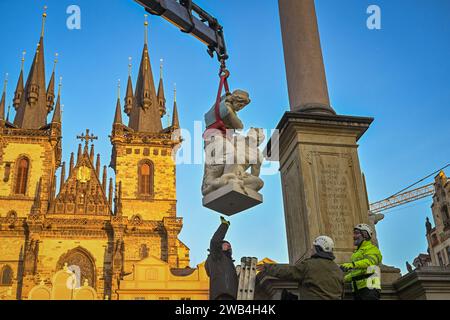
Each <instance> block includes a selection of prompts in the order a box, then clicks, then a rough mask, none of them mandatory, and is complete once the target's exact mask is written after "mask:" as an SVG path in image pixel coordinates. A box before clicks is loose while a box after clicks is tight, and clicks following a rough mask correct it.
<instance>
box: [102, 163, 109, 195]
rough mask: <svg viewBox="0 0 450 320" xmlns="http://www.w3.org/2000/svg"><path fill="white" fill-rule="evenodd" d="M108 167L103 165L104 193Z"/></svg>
mask: <svg viewBox="0 0 450 320" xmlns="http://www.w3.org/2000/svg"><path fill="white" fill-rule="evenodd" d="M107 170H108V168H107V166H103V179H102V188H103V191H104V192H105V194H106V180H107V179H108V171H107Z"/></svg>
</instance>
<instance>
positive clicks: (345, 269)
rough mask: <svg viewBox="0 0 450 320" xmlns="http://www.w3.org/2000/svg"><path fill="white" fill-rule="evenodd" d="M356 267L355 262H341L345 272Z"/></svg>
mask: <svg viewBox="0 0 450 320" xmlns="http://www.w3.org/2000/svg"><path fill="white" fill-rule="evenodd" d="M354 268H355V264H354V263H353V262H348V263H343V264H341V269H342V270H343V271H344V272H347V271H348V270H351V269H354Z"/></svg>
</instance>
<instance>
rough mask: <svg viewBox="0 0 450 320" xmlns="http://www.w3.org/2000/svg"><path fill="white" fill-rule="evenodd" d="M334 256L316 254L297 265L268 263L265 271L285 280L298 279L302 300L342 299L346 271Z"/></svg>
mask: <svg viewBox="0 0 450 320" xmlns="http://www.w3.org/2000/svg"><path fill="white" fill-rule="evenodd" d="M333 258H334V257H333ZM333 258H325V257H324V256H323V255H314V256H312V257H311V258H310V259H306V260H305V261H303V262H301V263H300V264H299V265H296V266H286V265H275V264H274V265H266V269H265V272H266V273H267V274H268V275H272V276H274V277H277V278H280V279H283V280H294V281H298V289H299V299H300V300H340V299H342V297H343V293H344V273H343V272H342V271H341V269H340V268H339V267H338V265H337V264H336V263H334V262H333Z"/></svg>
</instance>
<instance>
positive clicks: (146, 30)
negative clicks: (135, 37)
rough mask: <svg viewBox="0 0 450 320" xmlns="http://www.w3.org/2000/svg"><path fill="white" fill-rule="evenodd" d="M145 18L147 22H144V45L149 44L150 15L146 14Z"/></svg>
mask: <svg viewBox="0 0 450 320" xmlns="http://www.w3.org/2000/svg"><path fill="white" fill-rule="evenodd" d="M144 18H145V21H144V29H145V31H144V43H145V44H148V20H147V18H148V14H144Z"/></svg>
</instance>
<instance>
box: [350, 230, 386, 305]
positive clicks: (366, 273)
mask: <svg viewBox="0 0 450 320" xmlns="http://www.w3.org/2000/svg"><path fill="white" fill-rule="evenodd" d="M372 236H373V230H372V228H371V227H370V226H369V225H367V224H364V223H361V224H358V225H356V226H355V228H354V229H353V242H354V245H355V246H356V250H355V251H354V253H353V254H352V257H351V262H348V263H344V264H342V265H341V269H342V270H344V271H345V272H346V275H345V278H344V279H345V281H346V282H351V283H352V288H353V297H354V299H355V300H378V299H380V291H381V274H380V268H379V265H381V260H382V258H383V257H382V255H381V252H380V250H379V249H378V248H377V247H376V246H375V245H373V244H372V242H371V241H370V240H371V238H372Z"/></svg>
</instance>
